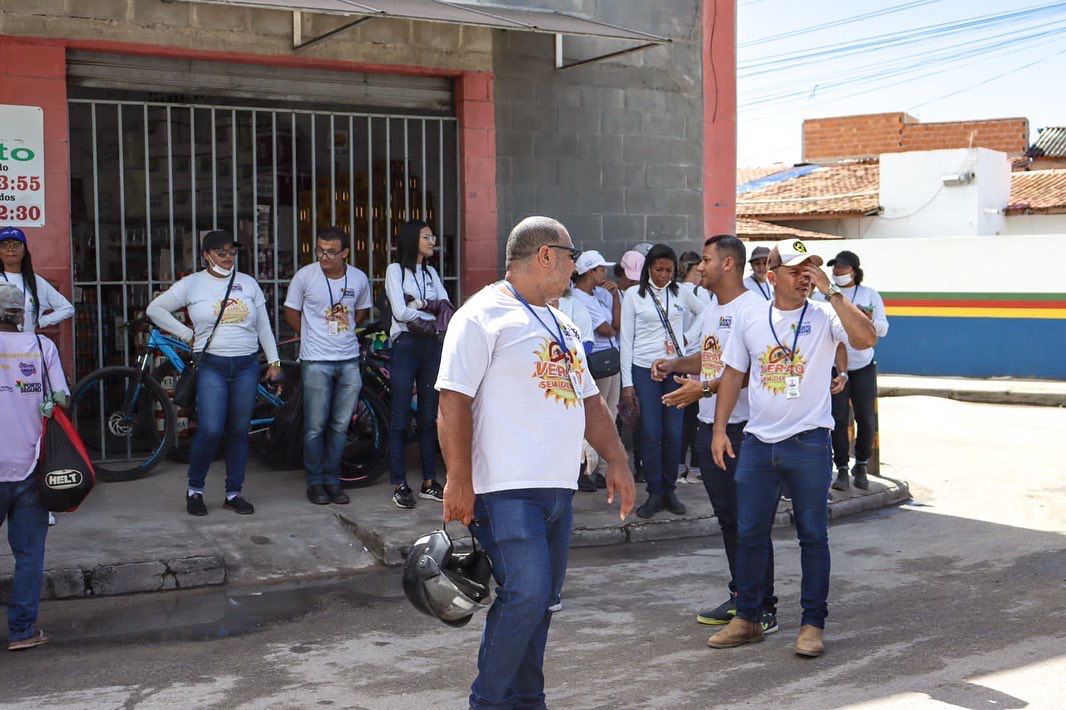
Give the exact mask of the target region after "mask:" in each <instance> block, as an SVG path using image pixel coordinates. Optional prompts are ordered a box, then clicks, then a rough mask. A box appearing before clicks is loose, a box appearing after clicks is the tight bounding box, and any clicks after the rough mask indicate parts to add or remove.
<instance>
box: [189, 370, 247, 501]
mask: <svg viewBox="0 0 1066 710" xmlns="http://www.w3.org/2000/svg"><path fill="white" fill-rule="evenodd" d="M258 385H259V356H258V355H257V354H256V353H252V354H251V355H239V356H236V357H225V356H223V355H211V354H210V353H208V354H206V355H204V356H203V357H202V358H200V367H199V370H198V371H197V374H196V417H197V419H196V435H195V436H194V437H193V440H192V450H191V451H190V453H189V488H191V489H193V490H196V491H203V489H204V482H205V481H206V480H207V470H208V469H209V468H211V462H212V461H213V460H214V458H215V454H216V452H217V451H218V447H219V444H221V443H223V438H225V445H226V493H240V492H241V488H242V487H243V486H244V470H245V467H246V466H247V465H248V428H249V426H250V425H251V422H252V407H253V406H255V391H256V387H257V386H258Z"/></svg>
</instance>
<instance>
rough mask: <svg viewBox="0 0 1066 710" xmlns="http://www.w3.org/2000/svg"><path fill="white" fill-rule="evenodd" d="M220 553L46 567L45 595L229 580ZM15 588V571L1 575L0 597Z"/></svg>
mask: <svg viewBox="0 0 1066 710" xmlns="http://www.w3.org/2000/svg"><path fill="white" fill-rule="evenodd" d="M226 576H227V575H226V561H225V560H224V559H222V557H221V556H220V555H196V556H192V557H177V558H173V559H166V560H140V561H135V562H120V563H115V564H101V565H96V566H94V567H90V568H82V567H66V568H58V569H46V570H45V571H44V584H43V586H42V588H41V599H47V600H50V599H77V598H82V597H101V596H118V595H122V594H140V593H142V592H162V591H168V590H174V589H192V588H195V587H208V586H214V585H219V584H225V583H226ZM10 592H11V575H4V576H2V577H0V601H2V602H5V603H6V601H7V599H8V598H9V596H10Z"/></svg>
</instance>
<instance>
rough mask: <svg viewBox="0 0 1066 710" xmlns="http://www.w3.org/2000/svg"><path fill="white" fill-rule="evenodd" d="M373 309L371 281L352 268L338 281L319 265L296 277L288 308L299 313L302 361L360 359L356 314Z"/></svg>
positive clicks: (311, 265)
mask: <svg viewBox="0 0 1066 710" xmlns="http://www.w3.org/2000/svg"><path fill="white" fill-rule="evenodd" d="M372 305H373V300H372V298H371V295H370V280H369V279H367V277H366V274H364V273H363V272H362V271H360V270H359V269H357V268H355V267H354V266H352V265H351V264H348V265H347V271H345V273H344V274H343V275H342V276H341V277H340V278H336V279H331V278H327V277H326V274H325V272H323V271H322V267H321V266H319V265H318V264H308V265H307V266H305V267H303V268H301V269H300V270H299V271H297V272H296V274H294V275H293V277H292V281H291V282H289V290H288V291H286V292H285V307H286V308H291V309H293V310H294V311H300V317H301V319H302V323H301V326H300V359H301V360H308V361H315V360H324V361H330V362H339V361H342V360H351V359H352V358H354V357H357V356H358V355H359V337H358V336H357V335H356V333H355V313H356V311H361V310H364V309H368V308H370V307H371V306H372Z"/></svg>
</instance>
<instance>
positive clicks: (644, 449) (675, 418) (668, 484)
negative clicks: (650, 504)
mask: <svg viewBox="0 0 1066 710" xmlns="http://www.w3.org/2000/svg"><path fill="white" fill-rule="evenodd" d="M632 373H633V387H634V389H636V392H637V403H638V404H639V405H640V424H639V426H640V443H639V446H640V458H641V460H642V461H643V462H644V478H645V480H646V481H647V484H648V493H665V492H667V491H672V490H674V488H676V487H677V467H678V464H680V463H681V428H682V426H683V425H684V413H683V412H682V411H681V410H680V409H678V408H677V407H667V406H665V405H663V395H664V394H669V393H670V392H673V391H674V390H676V389H677V388H678V387H680V385H678V384H677V383H676V382H674V378H673V377H667V378H666V379H665V380H664V381H662V382H656V381H655V380H653V379H652V378H651V370H650V369H648V368H646V367H637V366H636V365H634V366H633V369H632Z"/></svg>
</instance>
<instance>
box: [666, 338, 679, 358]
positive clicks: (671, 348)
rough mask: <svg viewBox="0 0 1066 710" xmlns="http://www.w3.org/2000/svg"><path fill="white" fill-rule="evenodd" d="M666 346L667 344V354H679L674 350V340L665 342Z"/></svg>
mask: <svg viewBox="0 0 1066 710" xmlns="http://www.w3.org/2000/svg"><path fill="white" fill-rule="evenodd" d="M665 346H666V354H667V355H676V354H677V353H676V352H674V341H672V340H667V341H666V343H665Z"/></svg>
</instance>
